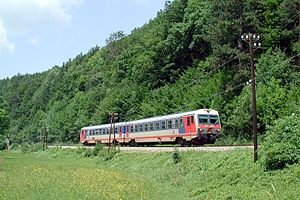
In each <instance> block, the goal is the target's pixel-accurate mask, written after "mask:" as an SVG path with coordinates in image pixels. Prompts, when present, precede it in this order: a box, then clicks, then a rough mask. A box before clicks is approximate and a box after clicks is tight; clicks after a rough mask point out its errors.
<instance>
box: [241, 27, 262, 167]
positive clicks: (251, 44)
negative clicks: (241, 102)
mask: <svg viewBox="0 0 300 200" xmlns="http://www.w3.org/2000/svg"><path fill="white" fill-rule="evenodd" d="M259 39H260V37H259V35H254V34H252V33H249V34H246V35H242V40H245V41H247V42H249V47H250V66H251V86H252V119H253V122H252V126H253V150H254V151H253V160H254V162H256V161H257V157H258V155H257V147H258V144H257V116H256V91H255V69H254V53H253V47H256V46H261V43H254V42H253V40H254V41H258V40H259Z"/></svg>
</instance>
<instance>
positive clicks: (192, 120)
mask: <svg viewBox="0 0 300 200" xmlns="http://www.w3.org/2000/svg"><path fill="white" fill-rule="evenodd" d="M191 122H192V124H194V123H195V121H194V116H191Z"/></svg>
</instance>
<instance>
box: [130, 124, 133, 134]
mask: <svg viewBox="0 0 300 200" xmlns="http://www.w3.org/2000/svg"><path fill="white" fill-rule="evenodd" d="M133 131H134V127H133V125H131V126H130V133H133Z"/></svg>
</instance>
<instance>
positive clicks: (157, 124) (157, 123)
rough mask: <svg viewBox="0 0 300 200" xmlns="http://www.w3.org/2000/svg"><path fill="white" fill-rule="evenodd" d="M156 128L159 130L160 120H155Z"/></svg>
mask: <svg viewBox="0 0 300 200" xmlns="http://www.w3.org/2000/svg"><path fill="white" fill-rule="evenodd" d="M155 129H156V130H159V122H155Z"/></svg>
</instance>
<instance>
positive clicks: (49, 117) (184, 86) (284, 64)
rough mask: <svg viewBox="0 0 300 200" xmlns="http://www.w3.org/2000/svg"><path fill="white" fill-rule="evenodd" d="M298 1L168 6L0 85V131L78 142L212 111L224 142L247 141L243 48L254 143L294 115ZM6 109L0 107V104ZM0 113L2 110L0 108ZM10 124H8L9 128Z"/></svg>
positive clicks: (21, 137)
mask: <svg viewBox="0 0 300 200" xmlns="http://www.w3.org/2000/svg"><path fill="white" fill-rule="evenodd" d="M298 6H299V2H298V1H297V0H259V1H254V0H243V1H240V0H221V1H220V0H211V1H208V0H174V1H167V2H166V5H165V8H164V9H163V10H161V11H159V12H158V13H157V16H156V17H155V18H154V19H152V20H150V21H149V22H148V23H147V24H145V25H144V26H142V27H139V28H136V29H134V30H132V32H131V33H130V34H129V35H125V34H124V33H123V32H122V31H118V32H115V33H112V34H111V35H110V36H108V39H107V40H106V46H104V47H98V46H96V47H93V48H91V50H90V51H89V52H87V53H85V54H82V53H80V54H79V55H77V56H76V57H75V58H73V59H69V60H68V61H66V62H65V63H64V64H63V65H62V66H54V67H53V68H52V69H50V70H48V71H45V72H42V73H36V74H26V75H16V76H14V77H12V78H9V79H4V80H0V95H2V96H3V99H0V100H1V101H0V124H1V129H0V132H1V130H2V129H3V130H4V129H5V130H6V131H7V132H8V133H9V134H10V135H11V136H12V137H13V140H14V141H15V142H19V143H21V142H24V141H26V142H28V141H29V142H32V141H38V140H39V138H40V134H41V130H42V129H43V128H44V127H45V126H46V127H47V128H48V129H49V139H50V140H51V141H52V142H55V141H56V142H78V140H79V130H80V128H81V127H83V126H87V125H95V124H102V123H108V122H109V113H111V112H117V113H119V114H120V118H119V120H120V121H128V120H132V119H140V118H143V117H149V116H154V115H162V114H167V113H174V112H181V111H188V110H193V109H200V108H214V109H217V110H218V111H219V112H220V114H221V117H222V124H223V130H224V131H223V133H224V135H229V136H232V137H235V138H248V139H249V138H251V123H252V121H251V117H252V112H251V98H250V95H251V94H250V92H251V89H250V86H249V85H247V84H246V83H247V81H249V79H250V67H249V56H248V54H249V47H248V44H247V43H246V42H243V41H242V40H241V39H240V36H241V35H242V34H243V33H249V32H251V33H255V34H261V38H262V39H261V41H260V42H261V43H262V47H261V48H259V49H256V50H255V58H256V59H255V63H256V73H257V79H256V82H257V107H258V123H259V132H260V134H265V133H266V129H267V126H269V125H272V124H273V123H274V121H275V120H277V119H279V118H281V117H283V116H285V115H289V114H291V113H297V112H298V113H299V112H300V111H299V110H300V109H299V105H300V102H299V101H300V99H299V97H300V91H299V88H300V81H299V80H300V79H299V75H300V74H299V72H300V68H299V56H300V53H299V52H300V42H299V37H300V36H299V32H300V28H299V11H298ZM4 99H5V101H6V102H7V104H6V103H1V102H5V101H4ZM1 104H3V105H4V104H5V106H4V107H3V106H2V107H1ZM9 121H10V123H9Z"/></svg>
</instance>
